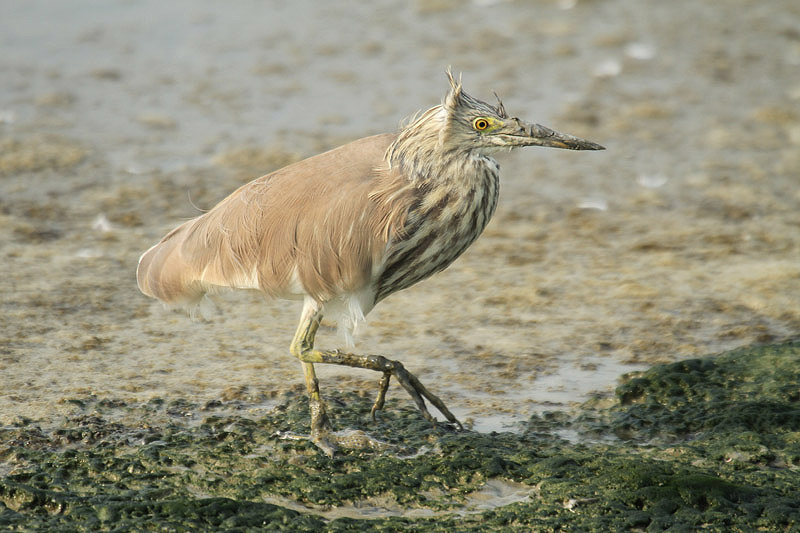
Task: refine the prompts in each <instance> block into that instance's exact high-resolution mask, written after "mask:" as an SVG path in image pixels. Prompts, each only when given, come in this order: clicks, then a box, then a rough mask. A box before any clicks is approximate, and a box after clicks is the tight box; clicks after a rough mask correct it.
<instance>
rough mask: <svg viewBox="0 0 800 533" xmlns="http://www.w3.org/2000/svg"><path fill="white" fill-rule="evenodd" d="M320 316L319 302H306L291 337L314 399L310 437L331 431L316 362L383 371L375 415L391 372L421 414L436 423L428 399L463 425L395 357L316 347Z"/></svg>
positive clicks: (445, 414)
mask: <svg viewBox="0 0 800 533" xmlns="http://www.w3.org/2000/svg"><path fill="white" fill-rule="evenodd" d="M321 320H322V310H321V309H320V308H319V306H318V305H312V304H308V303H307V305H306V308H304V310H303V316H302V319H301V321H300V325H299V327H298V328H297V333H296V334H295V337H294V341H292V354H293V355H294V356H295V357H297V358H298V359H300V360H301V361H302V362H303V368H304V370H305V371H306V387H307V389H308V394H309V400H310V403H311V417H312V419H311V438H312V440H313V441H314V442H317V439H319V438H321V439H327V440H329V435H330V433H331V425H330V421H329V420H328V416H327V414H326V413H325V407H324V404H323V403H322V399H321V398H320V396H319V385H318V383H317V380H316V376H315V374H314V370H313V364H314V363H328V364H335V365H346V366H352V367H355V368H365V369H368V370H375V371H377V372H382V373H383V377H382V378H381V382H380V390H379V391H378V397H377V399H376V400H375V403H374V405H373V406H372V415H373V416H374V414H375V411H377V410H379V409H381V408H383V404H384V401H385V398H386V391H387V390H388V388H389V379H390V377H391V376H394V377H395V378H396V379H397V381H398V382H399V383H400V385H402V386H403V388H404V389H405V390H406V391H407V392H408V394H409V395H410V396H411V398H412V399H413V400H414V402H415V403H416V404H417V407H418V408H419V410H420V412H421V413H422V416H424V417H425V419H426V420H429V421H430V422H432V423H433V424H436V419H435V418H434V417H433V416H432V415H431V414H430V412H428V408H427V406H426V405H425V400H426V399H427V400H428V401H429V402H431V404H433V406H434V407H436V408H437V409H438V410H439V411H440V412H441V413H442V414H443V415H444V416H445V418H446V419H447V420H448V422H450V423H452V424H455V425H456V426H458V427H459V429H463V426H462V425H461V423H460V422H459V421H458V419H456V417H455V416H453V413H451V412H450V410H449V409H447V406H445V404H444V402H443V401H442V400H440V399H439V397H438V396H436V395H434V394H433V393H431V392H430V391H429V390H428V389H427V388H425V386H424V385H423V384H422V383H421V382H420V381H419V379H417V377H416V376H415V375H414V374H412V373H410V372H409V371H408V370H406V369H405V367H404V366H403V365H402V363H400V362H399V361H392V360H390V359H387V358H385V357H383V356H382V355H358V354H351V353H344V352H340V351H338V350H336V351H329V350H317V349H315V348H314V337H315V336H316V333H317V330H318V329H319V324H320V321H321ZM320 447H322V446H320ZM323 449H324V448H323Z"/></svg>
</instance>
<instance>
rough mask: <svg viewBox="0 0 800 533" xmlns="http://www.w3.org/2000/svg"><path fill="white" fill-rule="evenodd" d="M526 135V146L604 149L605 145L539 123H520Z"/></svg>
mask: <svg viewBox="0 0 800 533" xmlns="http://www.w3.org/2000/svg"><path fill="white" fill-rule="evenodd" d="M521 125H522V126H523V129H524V131H525V133H526V134H527V135H525V136H524V137H523V139H524V143H525V144H526V145H528V146H549V147H552V148H566V149H567V150H605V149H606V148H605V146H601V145H599V144H597V143H593V142H591V141H587V140H586V139H581V138H580V137H575V136H574V135H568V134H566V133H559V132H557V131H553V130H551V129H550V128H546V127H544V126H542V125H541V124H530V123H522V124H521Z"/></svg>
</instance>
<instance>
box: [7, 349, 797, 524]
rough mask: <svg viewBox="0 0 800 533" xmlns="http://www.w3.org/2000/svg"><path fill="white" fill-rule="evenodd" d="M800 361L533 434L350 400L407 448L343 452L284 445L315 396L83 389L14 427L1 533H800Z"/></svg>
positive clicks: (648, 387)
mask: <svg viewBox="0 0 800 533" xmlns="http://www.w3.org/2000/svg"><path fill="white" fill-rule="evenodd" d="M799 361H800V343H797V342H794V343H787V344H782V345H774V346H765V347H758V348H749V349H740V350H736V351H733V352H729V353H725V354H720V355H718V356H715V357H706V358H699V359H689V360H685V361H679V362H676V363H671V364H666V365H657V366H654V367H653V368H651V369H649V370H648V371H646V372H642V373H637V374H636V375H632V376H628V377H627V378H626V380H625V382H624V383H623V384H622V385H620V386H619V387H618V388H617V390H616V394H615V395H613V396H608V395H606V396H598V397H595V398H593V399H591V400H589V401H587V402H586V403H585V404H584V405H582V406H581V407H580V408H579V409H576V410H573V411H571V412H565V411H556V412H551V413H544V414H543V415H541V416H535V417H533V418H532V419H531V420H529V421H528V422H526V424H525V426H524V430H523V431H521V432H519V433H510V432H505V433H497V432H492V433H478V432H473V431H464V432H453V431H452V430H448V429H446V428H444V427H441V426H440V427H438V428H434V427H433V426H431V424H430V423H428V422H427V421H425V420H424V419H423V418H422V417H421V416H420V415H419V413H418V412H416V411H415V410H414V409H413V408H411V407H410V406H408V405H399V404H398V402H390V405H388V406H387V407H388V409H387V410H386V411H385V412H384V413H382V416H381V417H380V421H379V422H378V423H375V424H372V423H368V422H366V421H367V420H368V419H369V411H370V408H371V401H370V398H366V397H363V396H359V395H356V394H353V393H334V394H332V395H331V397H330V398H329V404H330V405H331V406H332V407H333V409H332V413H333V417H334V419H335V422H336V423H337V424H339V425H342V426H346V427H350V428H354V429H362V430H364V431H368V432H370V433H371V434H372V435H373V436H375V437H376V438H380V439H382V440H384V441H385V442H386V443H387V444H389V445H390V446H391V448H389V449H387V450H384V451H380V452H378V451H343V452H341V453H339V454H338V455H337V456H335V457H334V458H332V459H329V458H328V457H326V456H325V455H323V454H321V453H320V452H319V450H318V449H316V448H315V447H314V446H313V445H312V444H310V443H308V442H307V441H299V440H287V439H286V438H285V437H284V435H285V434H286V432H288V431H292V432H302V431H306V432H307V431H308V430H309V428H308V421H307V414H306V409H305V407H306V402H305V400H304V398H303V396H302V393H301V392H299V391H293V392H289V393H286V394H284V395H282V396H281V397H280V398H277V399H276V401H277V404H278V405H277V406H276V407H274V408H273V409H271V410H269V412H267V413H266V414H264V415H253V414H252V413H251V412H250V411H249V410H250V409H252V408H255V409H256V410H258V409H259V407H261V406H260V405H258V404H255V405H254V404H251V403H250V402H247V401H240V400H229V401H223V400H215V401H211V402H209V403H207V404H205V405H199V404H192V403H191V402H188V401H185V400H182V399H170V400H166V399H161V398H154V399H152V400H151V401H149V402H147V403H144V404H142V403H140V404H132V403H127V402H125V401H121V400H113V399H108V398H103V399H99V398H96V397H84V398H73V399H70V400H68V402H69V404H70V405H71V408H72V414H71V415H69V416H67V417H66V418H65V420H64V421H63V423H62V424H60V425H59V427H58V428H55V429H49V430H48V429H44V428H43V427H42V426H41V425H40V423H39V421H33V420H27V419H25V420H23V419H20V420H18V421H17V422H16V423H15V424H12V425H11V426H6V427H4V428H2V430H0V460H2V464H3V465H5V466H4V468H5V469H6V471H4V472H3V477H2V479H0V505H2V506H3V507H2V511H1V512H0V525H2V526H3V527H10V528H12V529H13V528H31V529H35V528H42V529H51V530H52V529H58V530H66V529H74V530H79V531H95V530H118V531H123V530H129V529H139V530H150V529H153V530H155V529H158V530H163V529H165V528H166V529H170V530H173V531H193V530H198V529H208V528H219V529H225V530H226V531H249V530H253V529H258V528H265V529H268V530H271V531H278V530H292V531H352V530H372V531H375V530H379V531H508V530H509V528H512V529H520V528H523V529H534V530H537V531H561V530H564V529H569V530H591V531H599V530H606V531H609V530H615V531H621V530H637V531H645V530H647V531H662V530H666V529H675V530H693V529H698V528H701V529H707V530H711V531H752V530H765V531H790V530H793V529H795V528H797V527H798V526H800V502H798V501H797V498H796V487H797V485H798V483H800V471H798V467H800V409H798V405H799V403H800V395H798V390H797V383H798V380H799V379H800V370H798V368H799V367H798V364H797V363H798V362H799ZM700 384H702V386H699V385H700ZM565 429H569V430H571V431H573V432H575V434H576V435H579V436H580V439H579V442H574V441H573V442H570V441H568V440H565V439H564V438H562V437H560V436H559V435H558V432H563V431H564V430H565ZM9 465H13V466H11V467H10V466H9ZM9 468H10V471H9Z"/></svg>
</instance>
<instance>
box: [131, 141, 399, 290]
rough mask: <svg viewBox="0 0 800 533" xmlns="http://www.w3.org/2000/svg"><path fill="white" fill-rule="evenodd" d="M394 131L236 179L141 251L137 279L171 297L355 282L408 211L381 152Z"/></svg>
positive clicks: (340, 286)
mask: <svg viewBox="0 0 800 533" xmlns="http://www.w3.org/2000/svg"><path fill="white" fill-rule="evenodd" d="M395 138H396V136H395V135H392V134H384V135H376V136H373V137H367V138H364V139H360V140H357V141H354V142H352V143H349V144H346V145H344V146H340V147H339V148H335V149H333V150H331V151H329V152H325V153H323V154H320V155H317V156H314V157H310V158H308V159H305V160H303V161H300V162H297V163H294V164H292V165H289V166H287V167H284V168H282V169H280V170H277V171H275V172H273V173H271V174H268V175H266V176H262V177H260V178H257V179H255V180H253V181H251V182H250V183H248V184H246V185H243V186H242V187H240V188H239V189H238V190H236V191H235V192H233V193H232V194H231V195H230V196H228V197H227V198H225V199H224V200H223V201H221V202H220V203H219V204H217V205H216V206H215V207H214V208H213V209H211V210H210V211H208V212H207V213H205V214H203V215H201V216H199V217H197V218H195V219H192V220H190V221H188V222H186V223H184V224H183V225H181V226H179V227H178V228H176V229H175V230H173V231H172V232H170V233H169V234H168V235H167V236H166V237H164V239H163V240H162V241H161V242H159V243H158V244H157V245H155V246H154V247H152V248H151V249H150V250H148V251H147V252H145V254H144V255H143V256H142V258H141V259H140V262H139V268H138V271H137V277H138V281H139V287H140V288H141V290H142V291H143V292H144V293H145V294H148V295H150V296H153V297H156V298H159V299H161V300H164V301H166V302H169V303H176V304H187V303H193V302H195V301H197V300H198V299H199V297H200V296H202V294H203V293H205V292H206V291H209V290H213V289H214V288H216V287H231V288H247V289H259V290H262V291H264V292H266V293H268V294H270V295H273V296H288V295H291V294H309V295H311V296H313V297H315V298H317V299H318V300H320V301H325V300H327V299H330V298H332V297H334V296H336V295H337V294H342V293H344V292H347V291H351V290H354V289H357V288H359V287H364V286H365V285H366V284H367V283H369V281H370V277H371V275H372V270H373V265H374V264H375V262H376V261H379V260H380V258H381V257H382V254H383V252H384V250H385V247H386V243H387V241H388V239H390V238H391V236H392V234H393V233H394V232H396V231H398V229H399V228H400V227H402V224H403V223H404V217H405V213H406V212H407V203H408V201H409V200H408V198H409V196H410V193H409V188H410V184H409V183H408V181H407V180H405V179H404V178H403V177H402V176H399V175H398V174H397V173H396V172H394V171H392V170H391V169H388V168H387V165H386V163H385V160H384V155H385V152H386V149H387V147H388V146H389V144H391V142H392V141H393V140H394V139H395Z"/></svg>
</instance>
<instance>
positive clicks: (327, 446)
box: [277, 428, 402, 457]
mask: <svg viewBox="0 0 800 533" xmlns="http://www.w3.org/2000/svg"><path fill="white" fill-rule="evenodd" d="M277 435H278V437H280V438H281V439H284V440H307V441H310V442H311V443H312V444H314V446H316V447H317V448H319V449H320V450H321V451H322V452H323V453H324V454H325V455H327V456H328V457H333V456H334V455H335V454H336V452H337V451H338V450H339V449H340V448H344V449H346V450H366V449H369V450H376V451H381V452H382V451H387V450H392V451H402V449H401V448H400V447H398V446H395V445H393V444H389V443H388V442H385V441H382V440H380V439H376V438H375V437H373V436H371V435H369V434H367V433H365V432H363V431H361V430H360V429H345V430H343V431H332V430H330V429H320V428H317V429H312V430H311V435H299V434H297V433H292V432H289V431H287V432H278V433H277Z"/></svg>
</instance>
